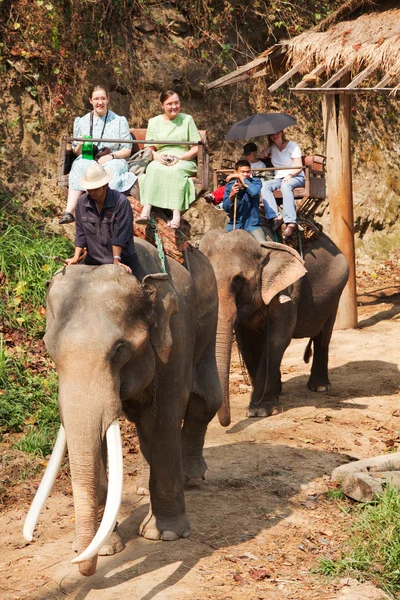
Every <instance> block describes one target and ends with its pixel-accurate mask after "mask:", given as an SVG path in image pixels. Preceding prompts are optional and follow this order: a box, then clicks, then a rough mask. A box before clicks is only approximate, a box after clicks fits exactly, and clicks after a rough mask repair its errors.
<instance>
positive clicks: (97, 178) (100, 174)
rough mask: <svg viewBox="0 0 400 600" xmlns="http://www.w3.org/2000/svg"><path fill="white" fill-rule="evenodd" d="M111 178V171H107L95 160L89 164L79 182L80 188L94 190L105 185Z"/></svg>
mask: <svg viewBox="0 0 400 600" xmlns="http://www.w3.org/2000/svg"><path fill="white" fill-rule="evenodd" d="M111 178H112V175H111V173H108V172H107V171H106V170H105V169H104V168H103V167H102V166H101V165H99V164H98V163H97V162H93V164H91V165H89V166H88V168H87V169H86V171H85V172H84V174H83V177H82V179H81V180H80V182H79V185H80V186H81V188H83V189H85V190H96V189H98V188H101V187H103V185H106V183H108V182H109V181H110V179H111Z"/></svg>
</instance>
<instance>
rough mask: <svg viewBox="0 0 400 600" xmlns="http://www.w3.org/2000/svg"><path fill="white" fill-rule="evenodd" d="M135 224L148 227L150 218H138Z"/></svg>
mask: <svg viewBox="0 0 400 600" xmlns="http://www.w3.org/2000/svg"><path fill="white" fill-rule="evenodd" d="M135 223H136V224H137V225H150V217H139V218H138V219H136V221H135Z"/></svg>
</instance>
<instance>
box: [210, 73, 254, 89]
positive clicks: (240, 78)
mask: <svg viewBox="0 0 400 600" xmlns="http://www.w3.org/2000/svg"><path fill="white" fill-rule="evenodd" d="M248 79H250V75H249V74H248V73H243V75H237V76H236V77H232V79H229V81H224V82H223V83H220V84H219V85H218V87H225V86H226V85H231V84H234V83H240V82H241V81H247V80H248Z"/></svg>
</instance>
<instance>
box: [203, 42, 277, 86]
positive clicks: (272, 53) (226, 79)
mask: <svg viewBox="0 0 400 600" xmlns="http://www.w3.org/2000/svg"><path fill="white" fill-rule="evenodd" d="M283 52H284V48H283V46H281V44H276V45H275V46H271V48H269V50H268V52H266V53H264V54H263V55H262V56H259V57H258V58H255V59H254V60H252V61H250V62H249V63H247V64H246V65H243V66H242V67H239V68H238V69H236V70H235V71H232V73H228V75H224V76H223V77H220V78H219V79H216V80H215V81H211V82H210V83H207V84H206V85H205V88H206V89H207V90H211V89H212V88H216V87H222V86H223V85H229V83H230V82H231V80H236V78H237V77H238V76H239V75H242V74H243V73H247V71H250V70H251V69H254V68H255V67H258V66H259V65H262V64H263V63H265V62H267V61H268V60H270V59H272V58H276V57H277V56H279V55H280V54H282V53H283Z"/></svg>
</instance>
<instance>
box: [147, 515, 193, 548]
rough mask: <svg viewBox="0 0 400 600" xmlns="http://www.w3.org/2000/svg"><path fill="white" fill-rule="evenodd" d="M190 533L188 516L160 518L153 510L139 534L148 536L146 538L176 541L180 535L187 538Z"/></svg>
mask: <svg viewBox="0 0 400 600" xmlns="http://www.w3.org/2000/svg"><path fill="white" fill-rule="evenodd" d="M189 534H190V525H189V521H188V520H187V518H186V516H183V517H175V518H170V519H167V518H166V519H159V518H156V517H155V516H154V515H153V513H152V511H151V510H150V511H149V513H148V515H147V517H146V518H145V519H143V521H142V523H141V524H140V527H139V535H141V536H142V537H144V538H146V540H163V541H164V542H174V541H175V540H177V539H179V538H180V537H182V538H187V537H188V536H189Z"/></svg>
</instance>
